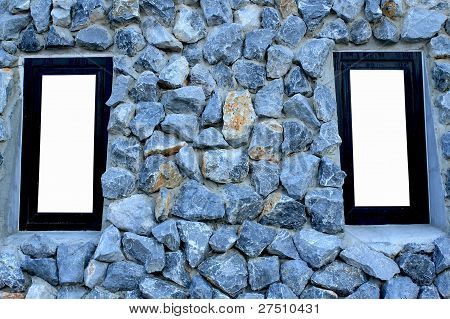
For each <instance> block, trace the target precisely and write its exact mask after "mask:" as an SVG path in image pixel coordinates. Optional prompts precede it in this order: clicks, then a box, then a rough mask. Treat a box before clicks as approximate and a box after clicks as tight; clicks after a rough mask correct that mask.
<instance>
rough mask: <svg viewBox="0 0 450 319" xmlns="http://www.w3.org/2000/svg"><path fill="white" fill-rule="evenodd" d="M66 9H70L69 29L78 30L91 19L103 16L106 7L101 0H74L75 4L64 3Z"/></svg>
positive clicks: (85, 25) (88, 23)
mask: <svg viewBox="0 0 450 319" xmlns="http://www.w3.org/2000/svg"><path fill="white" fill-rule="evenodd" d="M64 8H65V9H66V10H69V9H72V24H71V27H70V30H71V31H78V30H80V29H83V28H85V27H87V26H89V25H90V24H91V21H94V20H99V19H102V18H104V17H105V14H106V11H105V10H106V8H105V2H104V1H103V0H75V4H70V5H69V4H66V5H64Z"/></svg>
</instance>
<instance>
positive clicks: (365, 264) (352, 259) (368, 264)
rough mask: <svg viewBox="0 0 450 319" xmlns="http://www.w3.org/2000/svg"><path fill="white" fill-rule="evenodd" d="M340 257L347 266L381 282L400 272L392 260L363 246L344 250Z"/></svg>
mask: <svg viewBox="0 0 450 319" xmlns="http://www.w3.org/2000/svg"><path fill="white" fill-rule="evenodd" d="M340 257H341V258H342V259H343V260H344V261H345V262H346V263H348V264H349V265H352V266H355V267H359V268H361V269H362V270H363V271H364V272H365V273H366V274H368V275H370V276H373V277H375V278H378V279H381V280H389V279H391V278H392V277H394V275H396V274H398V273H399V272H400V269H399V268H398V266H397V264H396V263H395V262H394V261H393V260H392V259H390V258H388V257H386V256H385V255H383V254H382V253H379V252H377V251H374V250H372V249H370V248H368V247H367V246H364V245H355V246H352V247H349V248H346V249H345V250H344V251H342V252H341V254H340Z"/></svg>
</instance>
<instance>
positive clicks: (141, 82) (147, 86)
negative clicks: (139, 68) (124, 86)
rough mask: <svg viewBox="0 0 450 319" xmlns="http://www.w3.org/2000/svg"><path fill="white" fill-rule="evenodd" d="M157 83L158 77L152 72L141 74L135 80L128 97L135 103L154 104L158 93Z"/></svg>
mask: <svg viewBox="0 0 450 319" xmlns="http://www.w3.org/2000/svg"><path fill="white" fill-rule="evenodd" d="M157 83H158V77H157V76H156V75H155V74H154V73H153V72H152V71H145V72H142V73H141V74H140V75H139V77H138V78H137V81H136V84H135V86H134V87H133V88H132V89H131V90H130V96H131V97H132V98H133V100H134V102H135V103H138V102H156V101H157V100H158V91H159V88H158V84H157ZM138 106H139V105H138Z"/></svg>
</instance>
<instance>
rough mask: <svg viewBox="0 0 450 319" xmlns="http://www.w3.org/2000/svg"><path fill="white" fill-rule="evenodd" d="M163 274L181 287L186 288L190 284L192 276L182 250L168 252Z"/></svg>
mask: <svg viewBox="0 0 450 319" xmlns="http://www.w3.org/2000/svg"><path fill="white" fill-rule="evenodd" d="M162 275H163V276H164V277H165V278H167V279H170V280H172V281H173V282H175V283H176V284H178V285H180V286H181V287H185V288H186V287H188V286H189V285H190V283H191V278H190V277H189V274H188V272H187V271H186V258H185V257H184V254H183V253H182V252H181V251H175V252H168V253H166V266H165V267H164V269H163V271H162Z"/></svg>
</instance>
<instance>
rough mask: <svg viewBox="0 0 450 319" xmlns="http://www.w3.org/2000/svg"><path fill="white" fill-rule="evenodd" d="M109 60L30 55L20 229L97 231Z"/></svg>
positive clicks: (24, 127)
mask: <svg viewBox="0 0 450 319" xmlns="http://www.w3.org/2000/svg"><path fill="white" fill-rule="evenodd" d="M111 74H112V59H111V58H57V59H25V64H24V106H23V132H22V163H21V176H22V177H21V198H20V205H21V206H20V214H21V216H20V230H99V229H100V227H101V216H102V210H103V196H102V190H101V181H100V178H101V175H102V173H103V172H104V170H105V166H106V149H107V124H108V118H109V108H108V107H107V106H106V105H105V102H106V100H107V98H108V97H109V95H110V93H111V81H112V76H111Z"/></svg>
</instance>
